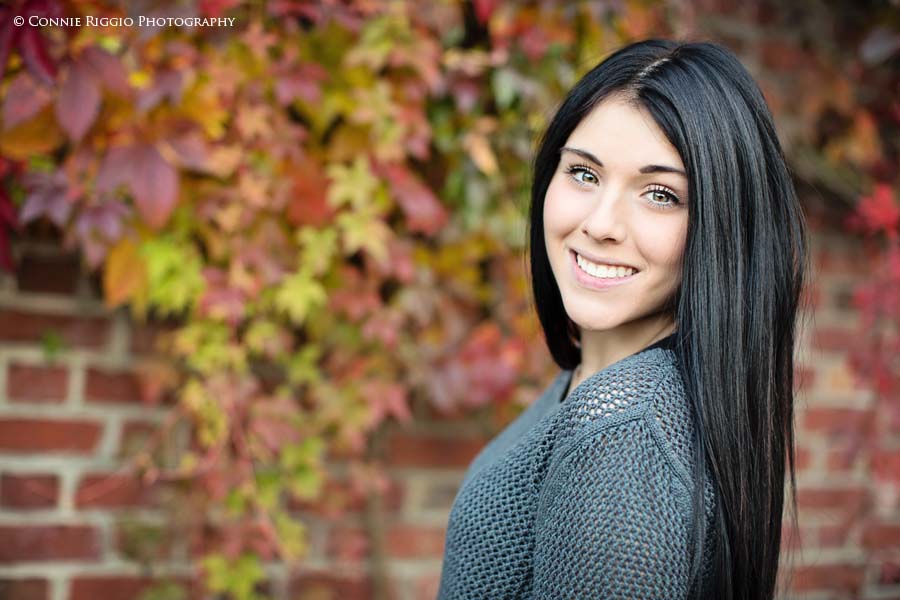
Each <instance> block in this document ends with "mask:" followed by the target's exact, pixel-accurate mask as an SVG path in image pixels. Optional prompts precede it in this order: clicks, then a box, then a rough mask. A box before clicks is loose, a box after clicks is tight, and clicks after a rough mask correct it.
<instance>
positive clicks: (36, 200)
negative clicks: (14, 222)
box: [19, 170, 72, 228]
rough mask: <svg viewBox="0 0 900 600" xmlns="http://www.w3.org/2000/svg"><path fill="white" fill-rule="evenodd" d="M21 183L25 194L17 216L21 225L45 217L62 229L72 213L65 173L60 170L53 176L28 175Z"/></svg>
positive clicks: (39, 173) (46, 174)
mask: <svg viewBox="0 0 900 600" xmlns="http://www.w3.org/2000/svg"><path fill="white" fill-rule="evenodd" d="M22 183H23V184H24V186H25V190H26V194H27V195H26V196H25V203H24V204H23V205H22V210H21V212H20V214H19V218H20V219H21V220H22V223H28V222H29V221H33V220H34V219H37V218H38V217H42V216H45V217H47V218H48V219H50V220H51V221H52V222H53V223H55V224H56V225H57V226H58V227H60V228H62V227H64V226H65V224H66V221H67V220H68V218H69V213H70V212H72V204H71V202H69V199H68V179H67V178H66V175H65V173H64V172H63V171H61V170H60V171H56V172H55V173H53V174H49V173H41V172H34V173H28V174H27V175H26V176H25V177H24V178H23V182H22Z"/></svg>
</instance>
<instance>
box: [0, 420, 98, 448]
mask: <svg viewBox="0 0 900 600" xmlns="http://www.w3.org/2000/svg"><path fill="white" fill-rule="evenodd" d="M99 439H100V425H99V424H98V423H94V422H90V421H74V420H52V421H51V420H45V419H0V450H6V451H12V452H70V453H77V454H90V453H91V452H93V451H94V449H95V448H96V446H97V442H98V440H99Z"/></svg>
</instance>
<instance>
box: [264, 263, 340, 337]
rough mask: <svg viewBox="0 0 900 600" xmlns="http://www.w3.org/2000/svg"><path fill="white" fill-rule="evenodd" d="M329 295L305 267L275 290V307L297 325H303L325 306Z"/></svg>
mask: <svg viewBox="0 0 900 600" xmlns="http://www.w3.org/2000/svg"><path fill="white" fill-rule="evenodd" d="M327 299H328V295H327V294H326V293H325V288H324V287H322V284H321V283H319V282H318V281H316V280H315V279H314V278H313V273H312V271H311V270H310V269H309V268H308V267H304V268H302V269H301V270H299V271H297V272H296V273H294V274H292V275H290V276H288V277H287V278H285V280H284V281H283V282H282V283H281V285H280V286H278V288H277V289H276V290H275V306H276V308H277V309H278V310H280V311H281V312H283V313H284V314H286V315H287V316H288V318H290V320H291V322H292V323H294V324H295V325H302V324H303V322H304V321H305V320H306V318H307V317H308V316H309V315H310V314H311V313H312V312H313V311H315V310H317V309H318V308H321V307H322V306H324V305H325V302H326V301H327Z"/></svg>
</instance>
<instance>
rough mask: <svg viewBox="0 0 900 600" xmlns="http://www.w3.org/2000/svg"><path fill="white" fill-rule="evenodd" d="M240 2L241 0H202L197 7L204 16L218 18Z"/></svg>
mask: <svg viewBox="0 0 900 600" xmlns="http://www.w3.org/2000/svg"><path fill="white" fill-rule="evenodd" d="M238 4H240V0H200V5H199V6H198V7H197V8H198V9H199V11H200V14H201V15H203V16H204V17H212V18H218V17H221V16H222V14H223V13H225V12H227V11H229V10H231V9H232V8H234V7H235V6H237V5H238Z"/></svg>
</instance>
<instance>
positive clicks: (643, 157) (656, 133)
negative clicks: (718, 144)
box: [565, 96, 684, 169]
mask: <svg viewBox="0 0 900 600" xmlns="http://www.w3.org/2000/svg"><path fill="white" fill-rule="evenodd" d="M565 145H566V146H572V147H575V148H579V149H582V150H587V151H588V152H591V153H592V154H594V155H595V156H596V157H597V158H599V159H600V160H601V161H602V162H603V165H604V166H605V167H610V168H612V167H614V166H617V165H618V166H622V167H623V168H626V167H627V168H632V167H633V168H634V169H638V168H640V167H643V166H645V165H648V164H659V165H667V166H672V167H678V168H681V169H683V168H684V165H683V164H682V162H681V157H680V156H679V154H678V150H676V149H675V147H674V146H673V145H672V144H671V142H669V140H668V139H667V138H666V135H665V134H664V133H663V131H662V129H660V128H659V126H658V125H657V124H656V122H655V121H654V120H653V117H652V116H651V115H650V113H649V112H648V111H647V110H646V109H644V108H641V107H639V106H635V105H634V104H631V103H629V102H627V101H625V100H623V99H621V98H619V97H616V96H612V97H609V98H607V99H605V100H603V101H602V102H601V103H600V104H598V105H597V106H595V107H594V108H593V109H592V110H591V112H589V113H588V114H587V116H586V117H585V118H584V119H582V120H581V122H580V123H579V124H578V126H577V127H575V129H574V131H572V134H571V135H570V136H569V139H568V140H567V141H566V144H565Z"/></svg>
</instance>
